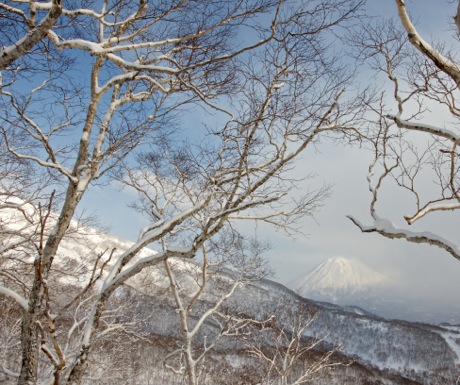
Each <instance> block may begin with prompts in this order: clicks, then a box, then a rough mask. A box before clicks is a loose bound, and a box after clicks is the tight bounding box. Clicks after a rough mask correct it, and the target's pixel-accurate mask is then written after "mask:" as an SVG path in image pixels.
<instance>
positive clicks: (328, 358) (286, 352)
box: [248, 306, 346, 385]
mask: <svg viewBox="0 0 460 385" xmlns="http://www.w3.org/2000/svg"><path fill="white" fill-rule="evenodd" d="M286 315H287V316H286ZM314 320H315V315H314V314H311V311H310V312H309V311H308V309H302V307H301V306H299V307H298V308H297V309H295V310H294V311H292V309H291V311H287V312H286V313H285V314H284V316H283V317H282V319H275V320H274V321H273V322H272V324H271V327H269V328H266V329H265V330H263V331H262V332H261V333H262V334H263V338H261V339H259V342H258V343H257V344H253V345H251V346H249V348H248V354H249V355H250V356H252V357H255V358H257V359H258V360H260V361H261V363H262V364H263V366H264V367H265V368H266V370H265V372H266V375H265V378H264V379H263V383H264V384H278V385H300V384H307V383H310V382H311V381H312V380H313V379H314V378H315V376H317V375H319V372H320V371H322V370H327V368H331V367H333V366H337V365H345V364H346V363H344V362H342V361H340V360H337V358H335V357H333V355H334V353H337V352H339V351H340V347H339V346H336V347H333V348H329V347H325V346H322V345H324V344H325V339H326V337H327V335H324V336H319V337H312V336H309V335H308V328H309V326H310V325H311V324H312V322H313V321H314ZM325 333H327V332H326V331H325Z"/></svg>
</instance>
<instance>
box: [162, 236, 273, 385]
mask: <svg viewBox="0 0 460 385" xmlns="http://www.w3.org/2000/svg"><path fill="white" fill-rule="evenodd" d="M223 234H225V235H224V236H221V237H218V238H217V239H216V240H215V242H212V243H211V245H210V250H207V246H206V245H203V247H202V258H203V259H202V262H201V263H200V264H197V265H195V264H192V265H190V264H188V265H184V264H178V265H177V264H176V265H174V262H173V261H171V262H170V261H169V260H166V261H165V268H166V272H167V276H168V278H169V282H170V288H171V290H172V292H173V297H174V302H175V307H176V309H177V314H178V316H179V321H180V330H181V339H180V340H179V341H180V342H179V344H180V346H179V348H178V349H176V350H174V351H173V352H171V353H170V354H168V356H167V357H166V358H165V361H164V363H165V366H166V367H167V368H168V369H170V370H172V371H173V372H174V373H176V374H180V375H186V376H187V380H188V384H190V385H195V384H197V383H198V382H197V380H198V377H197V370H198V368H199V367H200V365H201V364H202V361H204V359H205V357H206V356H207V355H209V353H210V352H211V351H212V350H213V349H215V348H216V345H217V344H218V343H219V342H220V340H221V339H222V338H225V337H241V336H244V335H246V334H248V333H250V328H251V327H253V326H255V325H258V326H260V325H263V324H265V323H266V322H268V321H264V320H256V319H251V318H248V317H247V316H245V315H241V314H237V313H234V312H232V311H231V309H228V308H226V306H225V305H226V302H227V300H228V299H229V298H230V297H231V296H233V295H234V294H235V291H237V290H238V288H239V287H240V286H241V285H244V284H246V283H250V282H255V281H257V280H259V279H261V278H263V277H265V276H266V275H267V274H268V273H269V269H268V268H267V266H266V263H264V261H263V259H262V256H261V253H263V251H264V249H265V248H266V245H262V244H261V243H260V242H258V241H257V240H254V239H253V240H245V239H242V237H241V236H240V235H239V234H237V233H235V232H231V231H228V232H224V233H223ZM209 254H210V255H209ZM190 270H192V271H190ZM206 330H207V331H206ZM203 334H204V335H203ZM171 361H175V362H176V363H178V364H179V365H176V366H172V365H171V364H170V363H169V362H171Z"/></svg>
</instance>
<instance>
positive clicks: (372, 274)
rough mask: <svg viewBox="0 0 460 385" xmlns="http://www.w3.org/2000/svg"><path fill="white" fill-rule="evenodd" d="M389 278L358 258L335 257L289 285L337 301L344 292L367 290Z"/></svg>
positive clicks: (318, 297) (319, 297)
mask: <svg viewBox="0 0 460 385" xmlns="http://www.w3.org/2000/svg"><path fill="white" fill-rule="evenodd" d="M387 282H388V278H387V277H385V276H384V275H383V274H381V273H379V272H377V271H375V270H372V269H371V268H369V267H367V266H366V265H364V264H363V263H361V262H359V261H357V260H354V259H347V258H344V257H335V258H329V259H328V260H327V261H325V262H323V263H321V264H320V265H318V266H317V267H316V268H315V269H314V270H313V271H311V272H310V273H309V274H307V275H304V276H301V277H299V278H297V279H296V280H294V281H292V282H291V283H290V284H288V287H290V288H291V289H293V290H294V291H295V292H297V293H299V294H300V295H302V296H304V297H307V298H313V299H320V300H333V302H336V301H337V299H338V298H339V297H341V296H344V295H350V294H354V293H358V292H364V291H368V290H369V289H373V288H376V287H378V286H380V285H383V284H386V283H387Z"/></svg>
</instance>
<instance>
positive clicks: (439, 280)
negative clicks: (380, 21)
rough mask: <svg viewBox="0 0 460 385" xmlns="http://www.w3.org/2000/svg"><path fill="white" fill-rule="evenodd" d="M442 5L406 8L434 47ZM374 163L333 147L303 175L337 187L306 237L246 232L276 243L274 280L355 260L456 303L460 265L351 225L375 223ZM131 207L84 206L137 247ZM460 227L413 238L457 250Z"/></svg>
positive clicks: (389, 205) (323, 148)
mask: <svg viewBox="0 0 460 385" xmlns="http://www.w3.org/2000/svg"><path fill="white" fill-rule="evenodd" d="M442 4H443V6H440V2H439V1H434V0H432V1H428V0H423V1H420V0H417V1H411V0H408V1H407V6H408V8H409V9H410V10H411V14H412V15H413V17H414V20H416V21H417V27H418V29H419V31H420V32H421V33H422V34H424V35H425V36H426V37H427V39H428V40H430V39H432V38H435V37H442V36H444V35H451V30H452V28H451V25H450V24H449V23H450V20H451V18H452V17H453V15H454V5H453V4H449V3H448V2H447V1H443V2H442ZM416 7H417V8H416ZM367 11H368V13H370V14H373V15H376V16H378V15H384V16H386V17H390V16H394V17H396V7H395V5H394V1H390V0H388V1H376V0H369V1H368V5H367ZM457 43H458V42H457ZM361 78H362V79H366V78H367V76H366V74H365V73H364V74H361ZM435 118H436V116H435ZM371 158H372V154H370V153H369V152H366V151H365V150H363V149H358V148H354V147H349V146H343V145H340V144H337V143H332V142H328V141H325V142H323V143H321V144H320V145H319V146H318V147H317V148H316V149H315V151H312V150H310V152H307V154H305V155H304V156H303V157H302V159H301V160H300V161H299V163H298V169H299V170H302V171H306V170H308V171H309V172H313V173H314V174H316V175H317V177H316V178H315V180H314V181H311V180H308V181H307V182H306V183H307V184H308V185H309V186H311V185H313V186H315V185H316V186H318V187H319V186H321V185H322V184H323V183H327V184H331V186H332V194H331V197H330V198H329V199H328V200H326V201H325V205H324V206H323V207H322V208H321V210H320V211H319V212H318V213H317V215H316V217H315V220H311V219H306V220H305V222H304V223H303V227H304V230H305V233H307V234H308V236H307V237H298V238H297V239H295V240H293V239H289V238H285V237H283V236H282V235H281V234H278V233H276V232H275V231H274V230H273V229H272V228H269V227H267V226H264V225H259V226H258V227H257V229H256V230H255V229H254V228H251V229H249V230H248V231H254V232H256V233H257V235H258V236H259V237H261V238H262V239H264V238H265V239H267V240H270V243H271V245H272V248H271V250H270V251H269V252H268V253H267V259H268V261H269V263H270V265H271V266H272V268H273V269H274V271H275V277H274V279H275V280H277V281H279V282H281V283H283V284H286V283H288V282H289V281H291V280H294V279H295V278H297V277H299V276H301V275H304V274H307V273H308V272H309V271H311V270H312V269H313V268H314V267H316V266H317V265H318V264H319V263H321V262H323V261H325V260H326V259H328V258H331V257H336V256H343V257H346V258H354V259H357V260H359V261H361V262H362V263H364V264H365V265H367V266H369V267H371V268H373V269H375V270H377V271H379V272H381V273H383V274H385V275H387V276H388V277H390V278H393V279H394V280H395V282H398V283H399V284H400V285H401V288H402V289H401V295H405V294H407V293H408V292H409V291H411V293H412V294H414V293H415V295H418V296H420V298H422V297H423V298H432V299H433V300H434V301H437V300H439V301H441V300H448V301H457V302H458V295H459V294H460V279H459V277H460V262H458V261H456V260H454V259H453V257H451V256H450V255H449V254H447V253H446V252H444V251H442V250H440V249H437V248H435V247H430V246H426V245H416V244H410V243H408V242H406V241H403V240H389V239H385V238H383V237H381V236H379V235H378V234H363V233H361V232H360V231H359V229H358V228H357V227H355V226H354V225H353V224H352V222H351V221H350V220H349V219H348V218H347V217H346V216H347V215H353V216H355V217H356V218H358V219H359V220H361V221H362V222H363V223H365V224H366V223H368V224H370V223H371V219H370V215H369V211H368V208H369V202H370V198H371V195H370V193H369V191H368V185H367V181H366V176H367V173H368V165H369V162H370V160H371ZM307 187H308V186H305V187H304V188H307ZM427 188H429V187H428V186H427ZM385 192H386V194H385V199H384V201H382V204H381V206H379V207H380V208H381V211H380V214H381V215H382V216H386V214H388V216H389V217H390V218H391V219H392V220H395V221H396V223H398V222H397V221H401V222H400V223H401V224H402V223H403V222H402V216H403V215H404V214H407V213H408V212H410V209H411V206H410V203H409V201H408V200H407V196H406V195H404V193H402V192H400V191H397V190H395V189H391V188H388V189H387V190H386V191H385ZM133 199H135V196H134V195H133V194H132V193H129V192H118V191H116V189H115V188H113V186H112V187H111V188H110V189H109V191H108V190H107V188H106V187H105V188H104V190H103V191H102V190H101V189H99V188H98V187H95V188H93V189H92V190H90V191H89V192H88V194H87V195H86V197H85V198H84V200H83V202H82V203H83V207H84V208H85V209H87V210H88V211H90V212H94V213H95V214H97V215H99V216H100V217H101V218H103V219H104V220H103V223H104V224H108V225H109V226H110V232H111V233H113V234H114V235H117V236H120V237H122V238H126V239H130V240H132V241H134V240H136V239H137V236H138V231H139V229H141V228H142V227H143V226H144V225H145V224H146V223H145V221H144V219H143V218H141V217H140V215H139V214H138V213H136V212H134V211H133V210H131V209H129V208H128V207H127V204H128V203H129V202H130V201H132V200H133ZM459 219H460V216H459V215H458V213H451V212H444V213H442V214H441V215H438V216H436V217H435V218H433V219H430V220H429V221H424V223H422V224H420V225H417V226H419V227H414V230H419V229H420V230H431V231H433V230H434V231H435V232H440V233H442V234H445V235H446V237H448V239H450V240H452V241H454V242H457V244H458V243H460V242H459V240H458V228H459V226H458V224H459Z"/></svg>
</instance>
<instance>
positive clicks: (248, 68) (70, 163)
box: [0, 0, 361, 385]
mask: <svg viewBox="0 0 460 385" xmlns="http://www.w3.org/2000/svg"><path fill="white" fill-rule="evenodd" d="M11 4H12V5H7V4H5V3H1V4H0V7H1V9H2V12H4V13H5V14H6V15H8V17H5V18H4V19H2V22H4V28H2V29H1V30H2V32H1V33H2V35H1V36H2V39H3V40H4V41H8V42H9V43H8V44H4V46H6V47H7V48H5V49H4V50H3V51H2V54H3V58H4V61H3V62H2V67H1V68H2V84H1V89H0V96H1V104H0V106H1V109H2V110H1V113H0V120H1V125H0V130H1V135H2V139H3V140H2V145H1V146H2V147H1V154H2V157H4V158H5V157H9V159H11V160H12V162H13V163H12V164H14V165H15V166H18V167H19V166H20V167H21V170H24V169H25V167H29V168H30V170H32V172H33V173H36V175H42V174H44V175H47V181H49V182H46V181H45V180H44V179H40V180H39V182H40V183H39V186H37V187H36V188H34V189H33V191H40V192H42V193H41V194H36V195H32V196H31V195H30V194H24V195H27V196H25V197H22V198H23V199H25V202H26V203H27V204H29V203H30V204H33V207H39V209H38V215H37V216H36V219H35V220H34V223H32V224H31V228H32V229H34V231H33V232H32V234H33V236H32V237H29V236H26V237H25V238H27V239H30V240H31V243H30V247H29V248H28V249H27V255H28V256H31V258H28V259H25V258H24V259H22V260H21V263H24V264H25V265H27V268H28V270H29V275H28V277H29V278H28V279H26V280H24V282H23V283H22V286H21V287H22V291H19V290H17V288H16V287H15V286H14V285H13V286H9V285H10V283H9V282H11V281H4V286H3V287H2V288H1V290H0V292H1V293H2V294H3V295H6V296H7V297H9V298H11V299H12V300H14V301H16V303H17V304H18V305H19V306H20V307H21V309H22V315H21V318H22V332H21V363H22V364H21V371H20V375H19V379H18V384H21V385H22V384H35V383H36V382H37V378H38V364H39V358H40V354H41V353H40V351H41V352H42V353H43V354H44V355H45V356H47V357H48V358H49V361H50V362H51V363H52V367H53V368H54V369H53V370H52V372H54V380H53V381H54V383H55V384H57V383H63V382H66V383H68V384H79V383H81V380H82V378H83V375H84V373H85V370H86V368H87V365H88V355H89V353H90V350H91V346H92V344H93V343H94V339H95V335H97V330H98V328H100V327H101V320H102V317H103V311H104V308H105V307H106V305H107V303H108V300H109V298H110V297H111V295H112V294H113V293H114V292H115V291H116V290H117V288H119V287H120V286H121V285H123V284H124V283H125V282H126V281H127V280H128V279H129V278H131V277H133V276H135V275H136V274H138V273H139V272H141V271H142V270H143V269H145V268H146V267H148V266H152V265H156V264H160V263H164V262H165V261H167V259H168V258H171V257H179V258H193V257H194V256H195V255H196V253H197V252H198V251H199V250H201V249H202V247H204V245H205V244H206V242H207V241H208V240H209V239H211V238H212V237H213V236H215V235H216V234H217V233H219V231H221V229H222V228H224V226H226V225H228V224H229V223H232V222H234V221H237V220H259V221H266V222H268V223H271V224H273V225H275V226H277V227H278V228H279V229H282V230H286V231H288V232H291V231H295V230H296V226H295V225H296V223H297V220H299V219H300V218H302V217H303V216H305V215H309V214H311V212H312V209H314V208H315V207H316V206H317V204H318V202H320V200H321V198H322V197H323V196H324V191H323V190H320V191H316V192H311V193H307V194H305V195H304V196H302V197H295V198H294V197H292V196H290V194H291V192H292V190H293V189H294V187H295V184H296V181H294V180H290V179H288V178H287V174H288V172H289V170H290V168H292V167H293V163H294V160H295V159H297V158H298V157H299V156H300V155H301V154H302V153H303V152H304V150H305V149H306V148H307V147H308V146H310V145H311V144H313V143H315V141H316V140H317V138H319V137H320V135H328V134H330V133H339V134H340V135H344V133H346V135H348V132H353V129H352V126H353V124H352V123H353V122H354V119H355V118H356V107H357V106H354V105H351V104H350V103H347V102H346V99H345V95H344V87H345V86H346V84H347V82H348V81H349V79H350V78H349V76H348V75H347V73H346V71H345V68H344V67H342V66H341V65H340V62H339V61H337V58H336V57H334V56H332V55H331V53H330V51H329V50H328V49H327V46H328V45H329V44H330V42H331V39H332V38H333V34H329V31H332V30H333V29H334V28H340V26H341V25H344V24H346V23H347V22H348V21H349V20H350V19H352V18H353V17H355V16H356V12H357V9H358V7H359V6H360V5H361V2H360V1H358V2H353V1H347V0H342V1H339V2H337V1H329V0H327V1H321V2H318V3H316V2H312V3H308V4H303V5H300V6H299V5H298V4H296V3H295V2H293V3H292V4H291V3H290V2H289V1H282V0H273V1H265V0H264V1H262V0H250V1H244V2H243V1H225V2H223V1H221V0H213V1H206V2H195V1H188V0H181V1H172V0H171V1H164V2H160V3H159V4H156V5H155V6H154V7H149V5H148V3H147V2H146V1H144V0H139V1H136V2H132V1H117V2H111V1H108V0H105V1H103V2H101V3H97V4H93V3H92V2H90V3H88V4H86V2H85V3H80V2H70V3H69V4H65V7H63V6H61V3H60V2H57V1H53V2H47V3H44V2H35V1H27V2H26V1H23V0H16V1H12V2H11ZM9 20H12V22H11V23H10V22H9ZM35 20H42V22H38V23H36V22H35ZM29 30H30V31H29ZM25 31H29V32H28V33H26V34H25V35H24V33H25ZM21 36H25V38H24V39H23V38H22V37H21ZM14 41H17V42H19V44H14ZM187 105H189V106H191V105H197V106H200V107H201V108H203V109H204V110H206V111H211V112H213V113H215V114H217V115H216V116H218V120H219V123H218V124H217V126H216V127H217V128H216V127H215V128H212V129H209V130H208V131H207V132H206V134H207V136H206V135H203V136H202V137H201V139H200V141H199V142H195V143H194V145H193V146H192V145H188V146H186V147H185V146H184V147H182V146H176V145H172V144H171V143H172V142H171V141H170V139H171V137H172V134H173V133H174V132H175V131H176V130H177V127H178V125H179V123H180V121H179V117H180V113H181V112H183V111H185V107H186V106H187ZM348 130H351V131H348ZM203 131H204V130H203ZM203 134H204V133H203ZM200 135H201V133H200ZM176 139H177V138H176ZM147 143H148V144H149V145H150V148H149V150H148V151H147V148H146V144H147ZM136 149H142V151H143V152H144V154H143V155H141V158H140V159H141V160H142V162H140V164H138V165H136V164H135V162H134V159H133V157H132V156H131V154H132V152H133V151H134V150H136ZM121 166H127V171H126V173H127V175H126V176H124V175H123V176H120V175H121V174H120V173H122V171H120V170H121ZM29 175H30V174H29ZM114 175H118V177H119V178H120V179H122V180H124V181H125V182H126V183H127V184H129V185H130V186H132V187H134V188H135V189H137V190H138V191H139V193H140V194H141V195H142V196H143V200H142V201H141V204H144V207H145V205H148V206H149V207H148V214H150V217H151V219H152V224H151V225H149V226H147V227H146V228H145V229H143V231H141V233H140V236H139V240H138V241H137V242H136V243H135V244H134V245H133V246H132V247H130V248H128V249H127V250H122V252H121V254H120V255H119V256H118V257H117V259H116V261H114V262H113V263H112V264H111V265H110V271H109V272H108V273H107V274H104V271H105V270H106V266H107V263H108V260H107V259H102V260H101V259H100V258H98V256H97V253H95V255H94V256H93V258H92V259H91V260H90V259H88V260H86V261H85V262H86V263H91V264H92V266H94V267H91V268H89V271H94V272H95V273H94V275H92V274H90V275H89V276H85V277H86V282H85V284H84V285H83V287H92V286H93V285H94V282H95V281H94V280H95V279H99V278H100V279H103V281H102V283H101V287H100V290H99V292H98V293H97V294H96V295H94V296H91V309H90V311H89V313H88V314H86V315H85V316H84V317H83V319H81V320H80V321H78V325H81V326H82V327H81V328H80V327H79V328H78V330H79V332H80V334H79V336H80V339H79V342H78V345H79V348H78V349H77V350H78V353H76V354H74V355H71V356H67V357H66V356H65V355H64V354H63V351H62V349H61V348H60V347H59V345H60V344H59V343H57V342H58V339H57V338H55V337H54V336H55V335H56V331H55V327H56V325H57V323H56V322H55V321H56V319H55V318H53V317H54V316H55V315H56V314H57V315H59V314H61V311H59V309H57V308H56V307H60V306H62V304H59V303H58V302H57V301H55V299H56V297H57V294H58V291H56V286H54V288H55V289H54V290H51V288H52V286H51V283H52V282H54V283H58V281H59V280H57V279H56V277H55V275H56V273H55V270H59V269H58V268H57V267H59V263H56V258H59V255H58V248H59V247H60V246H62V243H63V240H64V239H65V238H64V237H65V236H66V235H68V233H69V229H70V230H71V229H72V222H71V221H72V219H73V218H75V213H76V210H77V207H78V206H79V204H80V202H81V199H82V197H83V196H84V194H85V192H86V191H87V190H88V188H89V187H90V185H91V184H94V183H97V182H107V181H110V180H112V178H113V177H114ZM24 191H25V190H24ZM8 202H10V201H8V200H5V201H4V202H2V205H6V204H7V203H8ZM2 207H5V208H6V206H2ZM40 208H41V209H40ZM16 209H18V210H21V207H16ZM54 213H56V214H54ZM21 234H25V232H22V231H21ZM21 237H23V238H24V235H21ZM152 242H153V243H156V244H157V246H159V247H158V250H160V251H159V252H158V253H157V254H155V255H152V256H150V257H146V258H139V256H138V254H139V252H140V250H142V249H143V248H144V247H145V246H146V245H148V244H151V243H152ZM10 250H12V251H14V248H10ZM108 255H111V254H110V251H109V252H108V254H105V256H108ZM6 257H7V260H11V258H16V255H15V254H14V253H13V254H8V256H6ZM136 258H137V259H136ZM82 262H83V261H82ZM55 267H56V269H55ZM19 275H20V274H19ZM21 277H22V276H21ZM82 293H86V292H85V290H83V292H82ZM53 297H54V299H53ZM77 297H79V294H77ZM51 304H52V307H54V308H53V309H51ZM64 308H65V306H64ZM80 322H81V324H80ZM43 325H48V326H46V327H45V326H43ZM74 330H75V329H74ZM64 334H66V333H64ZM48 345H52V346H54V348H53V349H54V353H53V354H51V350H50V349H48ZM56 357H57V359H56Z"/></svg>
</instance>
